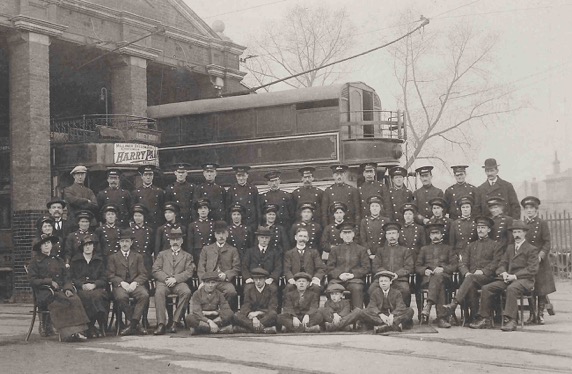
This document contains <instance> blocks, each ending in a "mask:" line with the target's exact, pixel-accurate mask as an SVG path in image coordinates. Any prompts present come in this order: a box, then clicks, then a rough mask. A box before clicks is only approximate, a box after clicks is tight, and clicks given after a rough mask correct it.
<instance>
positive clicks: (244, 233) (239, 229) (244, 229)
mask: <svg viewBox="0 0 572 374" xmlns="http://www.w3.org/2000/svg"><path fill="white" fill-rule="evenodd" d="M253 239H254V233H253V232H252V230H251V229H250V228H249V227H248V226H245V225H243V224H240V225H234V224H231V225H229V226H228V238H227V239H226V241H227V243H228V244H230V245H232V246H233V247H234V248H236V249H238V253H239V254H240V257H241V258H242V256H243V255H244V252H245V251H246V248H248V247H251V246H252V244H253V243H252V241H253Z"/></svg>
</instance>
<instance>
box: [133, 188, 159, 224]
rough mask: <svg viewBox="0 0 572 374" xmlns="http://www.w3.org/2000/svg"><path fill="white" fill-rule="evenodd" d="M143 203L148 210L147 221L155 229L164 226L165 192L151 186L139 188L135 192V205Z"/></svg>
mask: <svg viewBox="0 0 572 374" xmlns="http://www.w3.org/2000/svg"><path fill="white" fill-rule="evenodd" d="M136 203H141V204H143V205H145V207H146V208H147V209H148V213H147V215H146V216H145V219H146V221H147V223H148V224H149V225H151V227H153V228H155V227H157V226H160V225H162V224H163V221H164V218H163V214H162V213H163V205H164V204H165V191H163V189H161V188H159V187H157V186H155V185H151V186H149V187H143V186H142V187H139V188H137V189H136V190H135V191H133V204H136Z"/></svg>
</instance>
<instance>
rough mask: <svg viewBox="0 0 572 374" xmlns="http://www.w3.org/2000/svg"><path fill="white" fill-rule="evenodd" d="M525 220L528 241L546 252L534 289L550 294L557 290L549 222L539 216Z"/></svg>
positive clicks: (540, 293)
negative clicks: (552, 263)
mask: <svg viewBox="0 0 572 374" xmlns="http://www.w3.org/2000/svg"><path fill="white" fill-rule="evenodd" d="M524 222H525V224H526V225H527V226H528V227H529V230H528V232H527V233H526V241H527V242H529V243H530V244H532V245H533V246H535V247H536V248H538V250H539V251H540V252H543V253H544V258H543V259H542V261H540V264H539V267H538V273H537V274H536V280H535V283H534V290H535V292H536V293H537V294H538V295H548V294H550V293H552V292H555V291H556V284H555V283H554V275H553V274H552V265H551V263H550V229H549V228H548V222H546V221H545V220H543V219H540V218H539V217H538V216H537V217H534V218H532V219H531V220H528V219H527V218H525V219H524Z"/></svg>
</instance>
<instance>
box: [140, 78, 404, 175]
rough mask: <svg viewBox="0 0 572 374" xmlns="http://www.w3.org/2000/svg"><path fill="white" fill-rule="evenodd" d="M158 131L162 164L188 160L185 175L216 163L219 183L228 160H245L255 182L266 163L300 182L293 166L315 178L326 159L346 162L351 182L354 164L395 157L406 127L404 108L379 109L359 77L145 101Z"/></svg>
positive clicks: (391, 161) (389, 161)
mask: <svg viewBox="0 0 572 374" xmlns="http://www.w3.org/2000/svg"><path fill="white" fill-rule="evenodd" d="M147 114H148V116H149V117H152V118H154V119H156V120H157V129H158V130H160V131H161V144H160V146H159V159H160V163H161V166H162V167H165V166H168V165H170V164H173V163H176V162H187V163H189V164H190V165H191V166H192V167H191V172H190V179H196V180H200V179H201V178H199V176H200V173H201V171H202V170H201V167H200V165H201V164H203V163H213V162H214V163H217V164H219V165H220V169H219V177H218V178H219V183H221V184H227V183H231V182H232V181H233V180H234V178H233V177H232V173H231V171H232V166H233V165H250V166H251V167H252V170H251V173H250V175H251V177H250V179H251V180H252V181H254V182H255V183H256V182H260V181H263V177H262V175H263V174H264V173H266V172H267V171H268V170H270V169H278V170H280V171H281V172H282V180H283V181H284V182H298V181H299V174H298V173H297V170H298V168H300V167H301V166H303V165H311V166H314V167H316V172H315V178H316V181H324V182H325V181H328V180H331V178H332V174H331V171H330V169H329V166H330V165H332V164H335V163H344V164H347V165H349V166H350V170H351V171H352V172H353V173H351V174H350V175H353V177H350V181H354V182H355V181H356V177H355V176H356V175H357V174H356V171H357V170H358V165H359V164H361V163H363V162H366V161H373V162H377V163H378V165H379V166H380V168H379V170H380V172H383V170H384V168H385V167H390V166H394V165H398V164H399V159H400V157H401V156H402V153H403V151H402V144H403V142H404V141H405V139H406V132H405V127H404V122H403V113H402V112H401V111H390V110H384V108H382V105H381V101H380V99H379V96H378V95H377V94H376V92H375V90H374V89H373V88H372V87H370V86H368V85H366V84H365V83H362V82H351V83H344V84H338V85H332V86H326V87H310V88H302V89H293V90H286V91H279V92H270V93H262V94H252V95H245V96H234V97H226V98H215V99H205V100H196V101H187V102H179V103H172V104H165V105H158V106H150V107H149V108H148V113H147Z"/></svg>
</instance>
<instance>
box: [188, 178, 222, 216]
mask: <svg viewBox="0 0 572 374" xmlns="http://www.w3.org/2000/svg"><path fill="white" fill-rule="evenodd" d="M205 198H206V199H208V200H209V202H210V207H209V217H210V218H211V219H212V220H213V221H219V220H223V221H224V220H225V219H226V206H225V203H226V202H225V200H226V190H225V189H224V187H222V186H219V185H218V184H216V183H214V182H204V183H201V184H199V185H197V186H196V187H195V191H194V192H193V203H194V202H196V201H198V200H199V199H205ZM193 214H194V215H193V219H197V218H198V213H197V212H196V211H193Z"/></svg>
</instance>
